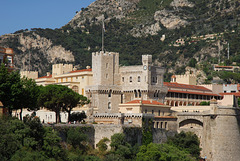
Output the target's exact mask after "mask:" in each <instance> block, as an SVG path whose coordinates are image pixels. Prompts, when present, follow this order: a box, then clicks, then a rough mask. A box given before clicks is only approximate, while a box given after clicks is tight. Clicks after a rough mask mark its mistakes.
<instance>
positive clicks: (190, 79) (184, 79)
mask: <svg viewBox="0 0 240 161" xmlns="http://www.w3.org/2000/svg"><path fill="white" fill-rule="evenodd" d="M171 82H176V83H181V84H189V85H196V84H197V77H196V75H195V74H190V73H189V72H186V74H184V75H175V78H174V79H172V81H171Z"/></svg>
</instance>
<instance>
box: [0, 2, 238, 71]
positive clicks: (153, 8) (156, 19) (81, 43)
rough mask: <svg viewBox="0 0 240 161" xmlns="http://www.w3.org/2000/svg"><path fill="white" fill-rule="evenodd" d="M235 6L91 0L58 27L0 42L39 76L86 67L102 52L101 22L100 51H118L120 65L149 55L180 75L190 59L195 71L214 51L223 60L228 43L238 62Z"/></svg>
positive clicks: (22, 33)
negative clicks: (57, 66)
mask: <svg viewBox="0 0 240 161" xmlns="http://www.w3.org/2000/svg"><path fill="white" fill-rule="evenodd" d="M239 10H240V2H239V1H238V0H220V1H216V0H209V1H205V0H199V1H194V0H166V1H165V0H152V1H151V3H150V2H149V0H96V1H95V2H93V3H92V4H90V5H89V6H88V7H87V8H82V9H81V11H79V12H77V13H76V15H75V16H74V17H73V19H72V20H70V21H69V23H68V24H66V25H64V26H63V27H60V28H59V29H54V30H52V29H38V28H37V29H31V30H30V31H29V30H20V31H17V32H16V33H15V34H7V35H3V36H1V37H0V46H4V47H11V48H13V49H14V50H15V52H16V65H17V67H18V68H20V69H22V70H23V69H29V68H28V66H29V65H28V63H29V59H30V62H31V69H32V70H39V71H40V73H42V74H44V73H45V72H46V71H48V70H49V69H50V64H51V63H56V62H73V63H74V64H75V65H77V66H78V67H79V68H85V67H86V66H87V65H91V52H95V51H99V50H101V45H102V44H101V35H102V33H101V32H102V20H104V22H105V33H104V34H105V44H104V46H105V50H108V51H115V52H119V53H120V63H121V64H122V65H131V64H140V63H141V55H142V54H152V55H153V58H154V59H155V63H157V64H161V65H162V66H164V67H165V68H166V69H167V71H168V72H171V73H173V72H174V73H183V72H184V70H185V67H186V66H188V65H189V62H190V61H192V59H195V60H197V64H196V65H197V66H195V67H197V68H199V69H200V70H201V69H203V68H205V67H206V68H209V69H210V67H208V66H209V65H210V64H206V63H207V62H208V63H217V62H218V58H216V56H218V55H219V54H218V53H219V49H220V53H221V55H220V57H221V62H222V63H225V60H226V52H227V46H226V44H227V42H229V43H230V53H231V54H230V58H231V61H232V62H234V61H236V60H238V54H239V51H240V47H239V45H238V44H237V42H238V40H240V36H239V32H238V31H239V16H240V12H239ZM219 41H220V48H219V45H218V42H219ZM29 55H30V56H29ZM231 61H230V64H231ZM227 63H229V62H227ZM206 74H209V73H206ZM40 75H41V74H40Z"/></svg>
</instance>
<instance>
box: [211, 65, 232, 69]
mask: <svg viewBox="0 0 240 161" xmlns="http://www.w3.org/2000/svg"><path fill="white" fill-rule="evenodd" d="M215 68H231V69H232V68H233V66H220V65H218V66H215Z"/></svg>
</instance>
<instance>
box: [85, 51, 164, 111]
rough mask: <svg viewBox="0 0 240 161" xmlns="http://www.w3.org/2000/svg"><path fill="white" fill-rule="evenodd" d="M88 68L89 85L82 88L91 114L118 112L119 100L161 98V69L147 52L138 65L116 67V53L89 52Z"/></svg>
mask: <svg viewBox="0 0 240 161" xmlns="http://www.w3.org/2000/svg"><path fill="white" fill-rule="evenodd" d="M92 72H93V83H92V84H93V85H92V86H88V87H87V88H86V94H87V96H88V98H89V99H90V100H91V107H90V108H91V109H90V110H91V113H92V114H96V113H119V104H121V103H127V102H130V101H132V100H155V101H158V102H161V103H163V102H164V97H165V95H166V93H167V88H166V87H165V86H163V74H164V69H163V68H161V67H157V66H154V65H153V64H152V56H151V55H142V65H136V66H122V67H119V53H114V52H103V51H101V52H96V53H92Z"/></svg>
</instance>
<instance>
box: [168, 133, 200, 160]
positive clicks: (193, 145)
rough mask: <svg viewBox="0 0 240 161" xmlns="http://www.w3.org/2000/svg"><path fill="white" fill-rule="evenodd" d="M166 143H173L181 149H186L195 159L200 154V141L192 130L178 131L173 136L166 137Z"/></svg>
mask: <svg viewBox="0 0 240 161" xmlns="http://www.w3.org/2000/svg"><path fill="white" fill-rule="evenodd" d="M167 143H168V144H171V145H175V146H177V147H179V148H180V149H181V150H186V151H188V152H189V153H190V154H191V155H192V156H193V157H195V158H196V159H198V158H199V156H200V151H201V148H200V147H199V145H200V141H199V139H198V137H197V135H196V134H194V133H192V132H186V133H185V132H183V131H182V132H180V133H179V134H176V135H175V136H174V137H170V138H168V141H167Z"/></svg>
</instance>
